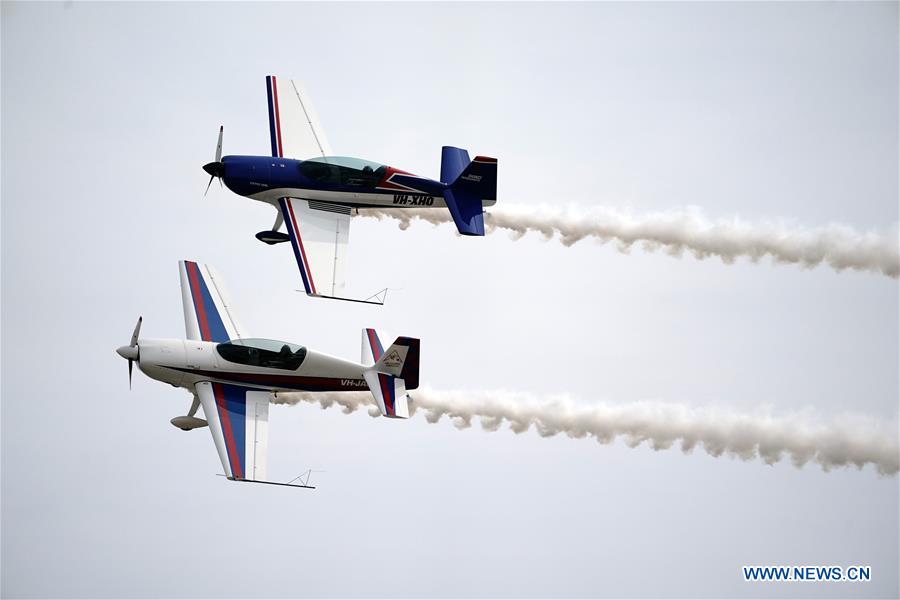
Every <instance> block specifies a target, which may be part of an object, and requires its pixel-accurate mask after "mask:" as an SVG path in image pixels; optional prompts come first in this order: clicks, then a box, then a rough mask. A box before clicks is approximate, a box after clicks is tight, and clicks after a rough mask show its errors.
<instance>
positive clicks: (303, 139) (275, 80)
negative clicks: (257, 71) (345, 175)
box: [266, 75, 331, 160]
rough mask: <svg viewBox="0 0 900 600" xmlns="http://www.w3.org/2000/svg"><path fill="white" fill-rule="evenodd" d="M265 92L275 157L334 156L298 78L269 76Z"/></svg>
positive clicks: (301, 158)
mask: <svg viewBox="0 0 900 600" xmlns="http://www.w3.org/2000/svg"><path fill="white" fill-rule="evenodd" d="M266 93H267V95H268V100H269V136H270V138H271V142H272V156H281V157H286V158H296V159H300V160H303V159H306V158H313V157H316V156H330V155H331V148H330V147H329V145H328V141H327V140H326V139H325V134H324V133H323V131H322V126H321V125H320V124H319V117H318V115H316V111H315V109H314V108H313V106H312V102H310V100H309V96H308V95H307V94H306V93H305V92H304V91H303V88H302V86H301V85H300V84H299V83H298V82H297V81H295V80H293V79H285V78H281V77H275V76H274V75H269V76H268V77H266Z"/></svg>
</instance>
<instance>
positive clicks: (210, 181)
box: [203, 175, 221, 198]
mask: <svg viewBox="0 0 900 600" xmlns="http://www.w3.org/2000/svg"><path fill="white" fill-rule="evenodd" d="M215 178H216V176H215V175H210V176H209V183H207V184H206V191H205V192H203V197H204V198H205V197H206V195H207V194H208V193H209V186H211V185H212V180H213V179H215ZM219 183H221V181H220V182H219Z"/></svg>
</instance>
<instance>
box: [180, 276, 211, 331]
mask: <svg viewBox="0 0 900 600" xmlns="http://www.w3.org/2000/svg"><path fill="white" fill-rule="evenodd" d="M184 265H185V267H186V268H187V272H188V281H189V282H190V284H191V298H192V299H193V300H194V311H195V312H196V313H197V324H198V325H200V337H201V338H202V339H203V341H204V342H209V341H211V340H212V335H211V334H210V333H209V321H207V320H206V307H205V306H203V294H202V293H201V291H200V270H199V267H198V266H197V263H195V262H191V261H185V263H184Z"/></svg>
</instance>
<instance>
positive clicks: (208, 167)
mask: <svg viewBox="0 0 900 600" xmlns="http://www.w3.org/2000/svg"><path fill="white" fill-rule="evenodd" d="M224 132H225V127H223V126H222V125H220V126H219V141H218V142H217V143H216V160H215V161H213V162H211V163H206V164H205V165H203V170H204V171H206V172H207V173H209V183H207V184H206V191H205V192H203V195H204V196H205V195H206V194H208V193H209V186H211V185H212V182H213V179H215V178H216V177H218V178H219V185H222V177H224V176H225V165H223V164H222V134H223V133H224Z"/></svg>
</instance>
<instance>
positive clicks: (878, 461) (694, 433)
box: [272, 388, 900, 475]
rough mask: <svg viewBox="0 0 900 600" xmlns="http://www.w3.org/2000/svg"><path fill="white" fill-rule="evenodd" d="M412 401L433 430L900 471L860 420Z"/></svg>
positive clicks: (888, 434) (358, 402)
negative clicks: (445, 423)
mask: <svg viewBox="0 0 900 600" xmlns="http://www.w3.org/2000/svg"><path fill="white" fill-rule="evenodd" d="M412 396H413V402H411V403H410V411H411V412H412V413H413V414H415V413H416V412H418V411H422V412H423V413H424V415H425V420H426V421H428V422H429V423H437V422H438V421H440V420H441V418H442V417H444V416H447V417H449V418H450V420H451V422H452V423H453V425H454V426H456V427H457V428H459V429H465V428H468V427H471V426H472V422H473V420H474V419H478V420H479V421H480V423H481V426H482V428H483V429H485V430H486V431H497V430H498V429H500V427H501V426H502V425H503V424H504V423H508V424H509V428H510V430H512V431H513V432H514V433H523V432H525V431H528V430H529V429H531V428H532V427H533V428H534V430H535V431H536V432H537V433H538V435H540V436H542V437H550V436H554V435H557V434H559V433H562V434H565V435H567V436H569V437H572V438H585V437H592V438H594V439H596V440H597V441H598V442H599V443H601V444H608V443H611V442H613V441H614V440H615V439H616V438H619V437H621V438H623V439H624V441H625V443H626V444H627V445H628V446H630V447H632V448H633V447H636V446H639V445H640V444H641V443H643V442H647V444H648V445H649V446H650V447H651V448H653V449H654V450H665V449H668V448H671V447H672V446H673V445H674V444H675V443H680V446H681V449H682V451H683V452H685V453H689V452H691V451H692V450H693V449H694V448H695V447H697V446H700V447H702V448H703V449H704V450H705V451H706V452H707V453H708V454H710V455H712V456H721V455H723V454H728V455H731V456H735V457H737V458H740V459H742V460H751V459H754V458H759V459H761V460H763V461H764V462H766V463H767V464H774V463H777V462H779V461H780V460H781V459H782V458H783V457H788V458H789V459H790V461H791V462H792V463H793V464H794V465H795V466H797V467H802V466H803V465H805V464H807V463H809V462H815V463H817V464H819V466H821V467H822V469H823V470H825V471H828V470H830V469H832V468H835V467H845V466H849V465H855V466H856V467H858V468H860V469H862V468H863V467H864V466H866V465H869V464H871V465H873V466H874V467H875V469H876V470H877V472H878V473H880V474H882V475H896V474H897V472H898V470H900V446H898V437H900V436H898V428H897V423H892V424H887V423H883V422H879V421H875V420H872V419H868V418H863V417H858V416H844V417H841V418H836V419H834V420H832V421H831V422H829V423H824V422H821V421H819V420H817V419H815V418H814V417H813V416H812V415H810V414H795V415H788V416H780V417H776V416H772V415H770V414H767V413H759V414H752V415H751V414H737V413H733V412H728V411H724V410H722V409H714V408H692V407H688V406H683V405H677V404H664V403H660V402H635V403H631V404H627V405H609V404H591V405H584V404H577V403H574V402H572V401H571V400H569V399H568V398H566V397H564V396H560V397H556V398H553V399H550V400H549V401H543V402H542V401H539V400H537V399H536V398H534V397H532V396H529V395H527V394H516V393H510V392H453V391H445V392H439V391H434V390H430V389H427V388H420V389H418V390H416V391H415V392H413V393H412ZM272 401H273V402H274V403H276V404H297V403H299V402H307V403H310V404H318V405H320V406H321V407H322V408H323V409H325V408H329V407H334V406H338V407H341V408H342V409H343V411H344V412H345V413H352V412H354V411H356V410H358V409H360V408H363V407H368V409H369V410H368V412H369V415H370V416H373V417H375V416H378V415H379V411H378V408H377V407H375V405H374V401H373V399H372V396H371V394H369V393H368V392H315V393H313V392H296V393H279V394H277V395H276V396H274V397H273V399H272Z"/></svg>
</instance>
